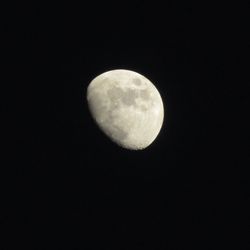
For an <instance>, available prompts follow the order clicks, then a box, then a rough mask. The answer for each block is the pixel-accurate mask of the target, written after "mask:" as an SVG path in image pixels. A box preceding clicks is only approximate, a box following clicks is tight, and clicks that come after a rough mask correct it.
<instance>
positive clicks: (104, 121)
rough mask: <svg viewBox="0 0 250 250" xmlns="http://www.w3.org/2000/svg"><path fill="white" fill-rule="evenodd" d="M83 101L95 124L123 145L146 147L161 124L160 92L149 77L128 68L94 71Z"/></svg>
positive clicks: (134, 148)
mask: <svg viewBox="0 0 250 250" xmlns="http://www.w3.org/2000/svg"><path fill="white" fill-rule="evenodd" d="M87 103H88V107H89V110H90V114H91V116H92V117H93V119H94V121H95V122H96V124H97V126H98V127H99V128H100V129H101V130H102V131H103V132H104V134H106V135H107V136H108V137H109V138H110V139H111V140H112V141H113V142H114V143H116V144H118V145H119V146H121V147H123V148H125V149H130V150H140V149H144V148H146V147H148V146H149V145H150V144H151V143H152V142H153V141H154V140H155V139H156V137H157V135H158V134H159V132H160V130H161V127H162V124H163V119H164V107H163V102H162V98H161V96H160V93H159V92H158V90H157V89H156V87H155V86H154V84H153V83H152V82H151V81H150V80H148V79H147V78H146V77H144V76H143V75H141V74H139V73H137V72H134V71H131V70H125V69H116V70H111V71H107V72H105V73H103V74H100V75H98V76H97V77H96V78H94V79H93V80H92V81H91V82H90V84H89V86H88V88H87Z"/></svg>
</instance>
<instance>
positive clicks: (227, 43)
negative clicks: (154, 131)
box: [0, 0, 249, 249]
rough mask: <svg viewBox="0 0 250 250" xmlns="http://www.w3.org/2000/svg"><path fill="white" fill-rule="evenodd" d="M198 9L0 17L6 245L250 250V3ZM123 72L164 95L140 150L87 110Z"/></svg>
mask: <svg viewBox="0 0 250 250" xmlns="http://www.w3.org/2000/svg"><path fill="white" fill-rule="evenodd" d="M201 2H202V3H190V2H189V1H183V2H180V1H166V2H165V3H159V2H155V1H139V0H138V1H134V2H133V3H129V2H126V1H117V2H113V3H107V2H105V1H104V2H101V1H100V2H98V1H96V2H94V1H92V2H91V3H90V2H89V3H88V2H85V3H82V5H75V6H74V5H73V4H69V3H67V4H63V3H58V4H57V5H53V6H52V5H45V4H41V5H37V4H36V5H28V4H27V5H25V4H23V3H20V4H19V6H8V7H7V6H4V7H3V8H2V10H1V11H2V12H3V13H2V17H3V22H2V23H3V24H4V25H3V31H2V34H3V38H2V41H3V42H4V45H2V49H3V54H2V69H3V74H2V76H3V81H2V86H1V88H2V89H3V91H1V94H2V95H3V97H2V98H1V99H2V107H1V109H2V111H3V112H2V119H1V123H2V125H3V129H2V142H3V145H4V150H3V151H2V153H3V157H2V159H3V160H4V164H2V167H1V173H2V174H1V178H3V181H1V185H2V187H1V197H2V198H1V200H2V202H1V203H2V205H1V208H2V209H3V210H2V209H1V210H2V212H1V215H0V223H1V227H2V228H3V231H4V233H7V235H11V237H10V239H8V238H6V237H5V236H3V238H4V239H3V240H1V243H0V244H3V246H5V247H6V248H3V249H7V247H12V246H15V247H16V246H18V247H21V246H25V247H26V248H27V247H31V248H34V249H36V248H44V249H47V248H49V247H50V246H52V247H53V248H54V249H57V248H61V247H65V248H68V249H189V248H190V249H194V248H199V249H223V248H224V247H225V246H227V247H228V246H231V247H233V249H249V240H248V238H249V235H248V233H249V230H247V227H248V225H249V207H248V202H249V187H248V185H249V174H248V168H249V165H248V160H249V136H248V133H247V130H248V129H249V124H248V116H249V109H248V104H249V91H248V89H247V84H249V81H248V80H247V78H246V74H245V73H244V72H245V71H247V70H249V62H248V60H249V58H248V51H247V48H248V46H247V45H248V41H247V33H248V31H247V28H246V27H245V26H246V25H244V24H246V23H247V20H246V17H247V6H243V5H242V6H234V5H232V6H228V3H227V5H219V4H218V3H216V4H213V3H210V4H205V3H204V2H203V1H201ZM247 58H248V60H246V59H247ZM118 68H124V69H130V70H134V71H137V72H139V73H141V74H143V75H145V76H146V77H147V78H149V79H150V80H151V81H152V82H153V83H155V85H156V87H157V88H158V90H159V92H160V93H161V95H162V98H163V102H164V107H165V120H164V124H163V127H162V130H161V132H160V134H159V136H158V137H157V139H156V141H155V142H154V143H153V144H152V145H151V146H150V147H148V148H147V149H145V150H143V151H138V152H135V151H129V150H125V149H122V148H119V147H118V146H116V145H115V144H113V143H112V142H111V141H110V140H109V139H108V138H106V137H105V136H104V135H103V134H102V132H100V131H99V129H98V128H97V127H96V125H95V124H94V122H93V120H92V118H91V116H90V114H89V111H88V108H87V103H86V88H87V86H88V84H89V82H90V81H91V80H92V79H93V78H94V77H95V76H97V75H98V74H100V73H103V72H104V71H107V70H111V69H118ZM248 229H249V228H248ZM5 239H8V240H5Z"/></svg>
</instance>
